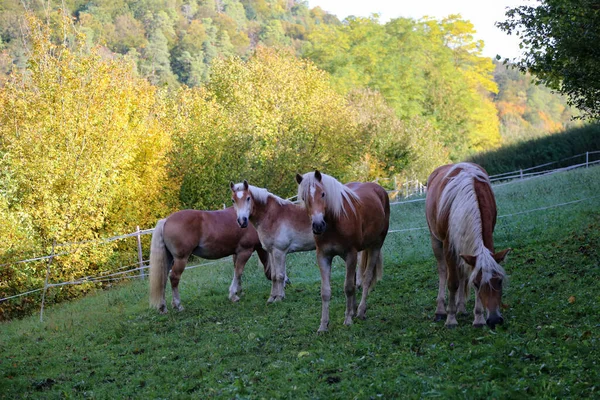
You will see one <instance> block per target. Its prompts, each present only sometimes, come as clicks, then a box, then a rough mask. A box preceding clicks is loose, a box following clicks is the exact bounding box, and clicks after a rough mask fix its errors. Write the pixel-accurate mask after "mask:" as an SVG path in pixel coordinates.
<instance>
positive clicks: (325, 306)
mask: <svg viewBox="0 0 600 400" xmlns="http://www.w3.org/2000/svg"><path fill="white" fill-rule="evenodd" d="M332 259H333V257H330V256H326V255H324V254H323V253H321V252H320V251H319V250H318V249H317V263H318V264H319V270H320V271H321V325H319V330H318V331H317V332H327V328H328V326H329V301H330V300H331V260H332Z"/></svg>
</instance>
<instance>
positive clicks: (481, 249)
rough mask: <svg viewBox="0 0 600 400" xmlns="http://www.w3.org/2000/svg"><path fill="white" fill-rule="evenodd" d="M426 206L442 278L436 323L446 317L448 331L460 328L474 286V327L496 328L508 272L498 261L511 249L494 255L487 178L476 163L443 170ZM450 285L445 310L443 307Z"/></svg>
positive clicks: (432, 182) (430, 186)
mask: <svg viewBox="0 0 600 400" xmlns="http://www.w3.org/2000/svg"><path fill="white" fill-rule="evenodd" d="M425 208H426V211H425V213H426V216H427V224H428V225H429V231H430V233H431V246H432V247H433V253H434V254H435V258H436V259H437V264H438V274H439V291H438V296H437V309H436V312H435V320H436V321H440V320H442V319H444V318H446V326H447V327H455V326H457V325H458V322H457V321H456V313H457V312H459V313H464V312H465V302H466V297H468V293H469V291H468V288H469V285H472V286H474V287H475V308H474V310H473V314H474V316H475V318H474V321H473V326H475V327H482V326H483V325H484V322H485V323H487V325H488V326H489V327H490V328H492V329H494V328H495V326H496V325H497V324H502V323H503V322H504V320H503V318H502V315H501V313H500V305H501V303H502V284H503V281H504V280H505V277H506V273H505V272H504V270H503V269H502V267H501V266H500V264H499V263H500V262H501V261H503V260H504V258H505V257H506V255H507V254H508V252H509V251H510V249H507V250H503V251H500V252H497V253H494V239H493V232H494V227H495V225H496V200H495V198H494V192H493V191H492V187H491V185H490V179H489V176H488V175H487V173H486V172H485V170H484V169H483V168H481V167H480V166H479V165H477V164H471V163H459V164H455V165H444V166H442V167H439V168H437V169H436V170H435V171H433V173H432V174H431V175H430V176H429V179H428V181H427V198H426V202H425ZM446 284H447V285H448V308H447V310H445V309H444V300H445V297H446ZM457 292H458V297H457ZM484 307H485V309H486V310H487V319H485V320H484V318H483V308H484ZM446 313H447V314H446Z"/></svg>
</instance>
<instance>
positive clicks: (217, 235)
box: [150, 207, 271, 314]
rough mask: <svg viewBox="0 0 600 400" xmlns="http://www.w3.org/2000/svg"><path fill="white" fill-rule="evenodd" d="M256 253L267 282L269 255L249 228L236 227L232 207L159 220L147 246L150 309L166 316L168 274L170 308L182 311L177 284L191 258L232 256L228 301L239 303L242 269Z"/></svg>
mask: <svg viewBox="0 0 600 400" xmlns="http://www.w3.org/2000/svg"><path fill="white" fill-rule="evenodd" d="M255 250H256V252H257V253H258V257H259V258H260V261H261V262H262V264H263V265H264V268H265V276H266V277H267V278H268V279H270V277H271V271H270V270H269V262H268V255H267V252H266V251H264V250H263V248H262V246H261V244H260V240H259V239H258V233H257V232H256V230H255V229H254V228H252V227H250V229H241V228H240V227H239V226H238V224H237V222H236V213H235V210H234V209H233V207H229V208H226V209H224V210H217V211H198V210H182V211H177V212H175V213H173V214H171V215H169V216H168V217H167V218H166V219H161V220H159V221H158V223H157V224H156V228H155V229H154V232H153V233H152V243H151V246H150V306H151V307H154V308H157V309H158V311H159V312H160V313H162V314H164V313H166V312H167V304H166V301H165V287H166V285H167V274H168V273H169V270H170V271H171V273H170V275H169V278H170V280H171V288H172V290H173V301H172V303H171V304H172V306H173V308H174V309H175V310H177V311H181V310H183V307H182V306H181V300H180V298H179V288H178V287H179V280H180V279H181V274H182V273H183V270H184V269H185V266H186V264H187V261H188V258H189V257H190V255H192V254H194V255H196V256H198V257H202V258H206V259H209V260H214V259H218V258H223V257H227V256H230V255H233V264H234V267H235V268H234V273H233V280H232V282H231V286H230V287H229V299H230V300H232V301H238V300H239V297H238V296H237V293H238V292H239V291H240V289H241V284H242V273H243V272H244V266H245V265H246V262H247V261H248V259H249V258H250V256H251V255H252V252H254V251H255Z"/></svg>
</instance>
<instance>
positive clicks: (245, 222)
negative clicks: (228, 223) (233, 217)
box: [237, 217, 248, 228]
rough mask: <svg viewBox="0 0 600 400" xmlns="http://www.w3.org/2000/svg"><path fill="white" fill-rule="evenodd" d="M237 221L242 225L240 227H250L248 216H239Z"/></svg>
mask: <svg viewBox="0 0 600 400" xmlns="http://www.w3.org/2000/svg"><path fill="white" fill-rule="evenodd" d="M237 223H238V225H239V226H240V228H247V227H248V218H246V217H242V218H238V219H237Z"/></svg>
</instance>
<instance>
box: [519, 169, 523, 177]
mask: <svg viewBox="0 0 600 400" xmlns="http://www.w3.org/2000/svg"><path fill="white" fill-rule="evenodd" d="M519 179H523V170H522V169H520V170H519Z"/></svg>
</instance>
